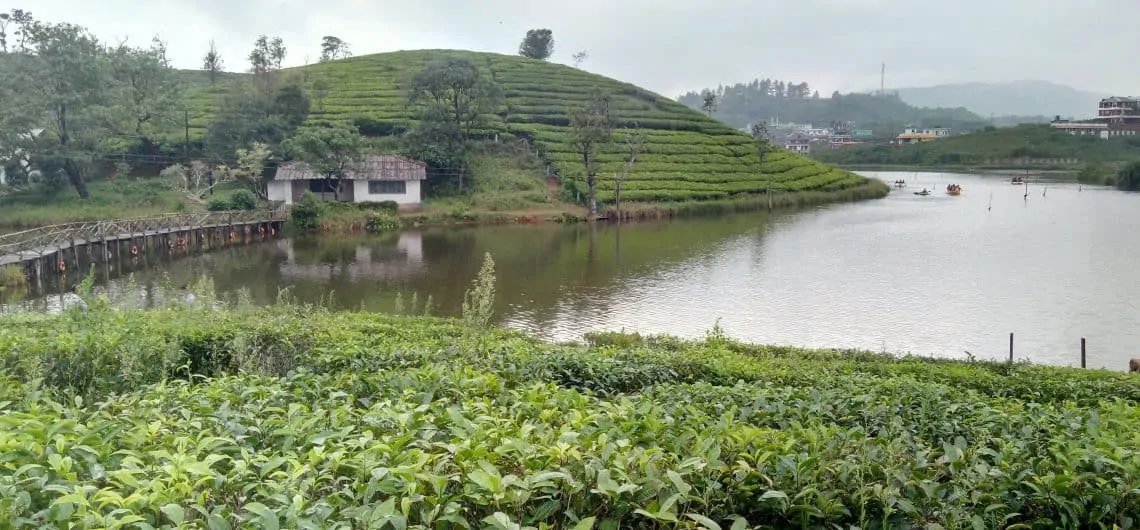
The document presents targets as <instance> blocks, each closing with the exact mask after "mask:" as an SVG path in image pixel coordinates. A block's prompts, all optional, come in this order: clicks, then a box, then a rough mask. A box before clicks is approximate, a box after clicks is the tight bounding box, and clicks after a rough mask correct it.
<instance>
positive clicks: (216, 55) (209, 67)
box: [202, 39, 225, 86]
mask: <svg viewBox="0 0 1140 530" xmlns="http://www.w3.org/2000/svg"><path fill="white" fill-rule="evenodd" d="M224 68H225V64H224V62H223V61H222V54H221V53H220V52H219V51H218V47H217V46H216V45H215V44H214V40H213V39H210V49H209V50H208V51H206V55H205V56H203V57H202V69H203V70H205V71H207V72H209V73H210V85H211V86H216V85H217V84H218V75H219V74H221V73H222V71H223V69H224Z"/></svg>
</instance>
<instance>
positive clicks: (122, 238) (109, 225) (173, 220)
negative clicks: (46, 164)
mask: <svg viewBox="0 0 1140 530" xmlns="http://www.w3.org/2000/svg"><path fill="white" fill-rule="evenodd" d="M285 215H286V213H285V211H284V210H255V211H232V212H201V213H179V214H169V215H161V216H157V217H143V218H138V219H119V220H110V221H91V222H81V223H68V224H61V225H52V226H44V227H40V228H33V229H31V230H25V231H23V232H16V233H13V234H5V235H0V267H4V266H9V265H17V266H19V267H21V268H23V269H24V270H25V271H26V272H27V273H29V274H30V275H32V276H33V277H35V278H36V279H38V278H40V277H41V276H43V274H44V273H46V272H49V271H56V272H61V271H65V270H66V269H67V266H68V264H72V265H74V266H78V264H79V254H80V252H84V253H86V254H87V255H88V257H94V258H95V260H101V261H111V259H112V258H113V257H114V256H117V255H120V254H123V253H124V252H126V253H129V254H130V255H135V256H137V255H138V253H139V252H145V251H146V250H147V249H151V248H159V247H160V246H165V247H169V248H174V247H175V246H188V245H191V244H195V245H197V244H201V243H203V242H206V243H208V242H209V241H211V240H221V241H236V240H237V239H239V238H240V239H243V240H244V239H245V238H244V237H243V236H245V235H248V234H259V235H276V234H278V233H280V231H281V228H282V226H281V225H282V224H283V223H284V221H285ZM96 256H97V257H96Z"/></svg>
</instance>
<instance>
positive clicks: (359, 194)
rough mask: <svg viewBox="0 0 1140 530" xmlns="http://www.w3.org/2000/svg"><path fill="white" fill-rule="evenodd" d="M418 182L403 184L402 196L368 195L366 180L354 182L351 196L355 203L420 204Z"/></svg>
mask: <svg viewBox="0 0 1140 530" xmlns="http://www.w3.org/2000/svg"><path fill="white" fill-rule="evenodd" d="M421 182H422V181H419V180H409V181H407V183H406V184H405V189H404V193H403V194H382V195H380V194H376V195H374V194H371V193H368V181H367V180H354V181H353V185H354V186H355V189H354V190H353V195H354V196H355V199H356V200H355V202H381V201H396V204H409V205H411V204H419V203H420V202H421V200H422V199H421V197H422V196H421V195H420V183H421Z"/></svg>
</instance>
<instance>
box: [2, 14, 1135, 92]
mask: <svg viewBox="0 0 1140 530" xmlns="http://www.w3.org/2000/svg"><path fill="white" fill-rule="evenodd" d="M15 1H16V3H15V4H13V7H21V8H23V9H26V10H30V11H32V13H33V14H34V15H35V16H36V17H37V18H40V19H43V20H49V21H53V22H62V21H67V22H74V23H79V24H82V25H85V26H87V27H88V28H89V29H91V31H92V32H94V33H95V34H96V35H98V36H99V37H101V38H103V39H104V40H108V41H116V40H121V39H122V38H124V37H128V36H129V37H130V42H135V43H138V44H143V43H145V42H147V41H148V40H149V39H150V37H151V36H152V35H154V34H155V33H157V34H159V35H160V36H161V37H162V38H163V39H164V40H166V41H167V42H168V44H169V47H170V52H171V56H172V58H173V60H174V62H175V65H176V66H178V67H182V68H196V67H198V65H199V64H200V62H201V59H200V58H201V56H202V55H203V53H204V52H205V50H206V47H207V43H208V42H209V41H210V39H211V38H212V39H214V40H215V41H216V42H217V44H218V46H219V48H220V49H221V51H222V54H223V57H224V59H225V61H226V67H227V69H230V70H244V69H246V68H247V64H246V61H245V59H244V58H245V56H246V55H247V54H248V51H249V48H250V45H251V44H252V43H253V41H254V39H255V38H256V37H257V35H258V34H260V33H265V34H268V35H270V36H280V37H282V38H283V39H284V40H285V44H286V47H287V48H288V53H289V55H288V58H287V63H289V64H290V65H298V64H303V63H304V62H305V59H306V56H308V58H309V59H310V60H311V61H313V62H315V61H316V58H317V56H318V55H319V43H320V39H321V37H322V36H324V35H336V36H338V37H340V38H342V39H344V40H346V41H348V42H349V43H350V44H351V48H352V51H353V53H355V54H356V55H362V54H366V53H378V52H386V51H394V50H400V49H422V48H463V49H473V50H480V51H493V52H499V53H512V54H513V53H516V52H517V50H518V43H519V40H520V39H521V38H522V36H523V34H525V33H526V30H527V29H529V28H536V27H545V28H550V29H551V30H553V31H554V37H555V40H556V50H555V55H554V58H553V60H554V61H556V62H562V63H569V62H570V56H571V55H572V54H573V53H574V52H575V51H577V50H582V49H585V50H588V51H589V54H590V59H589V60H588V61H587V62H586V63H584V64H583V67H584V68H585V69H587V70H590V71H593V72H597V73H600V74H604V75H608V76H612V77H615V78H619V79H622V80H625V81H630V82H633V83H635V84H638V85H642V86H644V87H647V88H650V89H651V90H654V91H657V92H660V93H662V94H664V95H666V96H670V97H675V96H677V95H679V94H680V93H681V92H683V91H685V90H687V89H697V88H701V87H704V86H710V85H716V84H718V83H732V82H737V81H744V80H748V79H752V78H754V77H757V76H760V77H769V76H770V77H776V78H780V79H787V80H794V81H801V80H803V81H808V82H809V83H810V84H811V85H812V86H813V87H815V88H818V89H819V90H820V91H821V92H822V93H825V94H827V93H830V92H831V91H832V90H840V91H844V92H846V91H853V90H864V89H869V88H877V87H878V85H879V66H880V63H882V62H886V63H887V86H888V87H892V86H893V87H901V86H923V85H929V84H937V83H947V82H965V81H987V80H989V81H1015V80H1022V79H1044V80H1048V81H1053V82H1057V83H1064V84H1068V85H1072V86H1075V87H1077V88H1082V89H1086V90H1093V91H1098V92H1111V93H1116V94H1121V95H1140V68H1136V67H1135V61H1134V59H1133V58H1132V57H1131V55H1130V54H1129V52H1128V51H1127V50H1138V49H1140V31H1136V22H1137V21H1138V20H1140V0H953V1H938V0H720V1H703V2H702V1H688V0H686V1H681V0H659V1H650V0H610V1H602V0H572V1H565V0H564V1H557V2H555V1H550V0H529V1H524V0H418V1H416V0H405V1H391V0H371V1H369V0H15ZM0 9H4V8H3V7H0ZM5 10H6V9H5Z"/></svg>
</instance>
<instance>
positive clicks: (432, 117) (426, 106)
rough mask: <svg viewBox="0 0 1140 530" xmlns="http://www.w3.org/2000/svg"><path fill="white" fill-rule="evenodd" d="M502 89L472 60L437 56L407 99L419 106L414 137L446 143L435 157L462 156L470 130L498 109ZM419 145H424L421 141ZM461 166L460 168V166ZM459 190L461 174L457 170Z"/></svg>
mask: <svg viewBox="0 0 1140 530" xmlns="http://www.w3.org/2000/svg"><path fill="white" fill-rule="evenodd" d="M502 100H503V93H502V89H501V88H500V87H499V85H498V84H497V83H495V82H494V81H492V80H491V79H488V78H487V76H485V75H484V74H483V73H482V72H481V71H480V70H479V68H478V67H477V66H476V65H475V63H473V62H471V61H469V60H467V59H461V58H454V57H451V58H446V59H439V60H436V61H433V62H431V63H428V64H427V65H426V66H425V67H424V68H423V70H420V71H419V72H417V73H416V75H415V76H414V77H413V78H412V82H411V87H410V90H409V91H408V102H409V103H410V104H412V105H415V106H418V107H419V117H420V125H419V127H420V129H421V130H420V131H418V132H417V134H416V135H413V138H418V139H421V140H422V139H425V138H429V137H431V138H436V139H439V140H442V141H445V142H446V144H445V145H446V151H444V152H443V153H435V154H434V155H433V156H435V157H437V158H438V160H441V161H444V160H447V161H451V162H452V163H453V162H455V161H456V160H458V159H459V158H461V157H460V156H459V153H460V152H461V151H462V150H463V149H464V148H465V146H466V144H467V139H468V138H469V137H470V135H471V131H472V130H473V129H474V128H476V127H478V126H479V125H480V124H482V123H483V121H484V120H485V119H486V117H487V115H489V114H491V113H492V112H494V111H495V109H496V108H498V106H499V104H500V103H501V102H502ZM420 147H425V146H424V145H422V143H420ZM460 169H461V168H460ZM458 174H459V177H458V184H459V189H460V190H462V189H463V187H464V176H463V172H462V171H461V170H460V171H459V172H458Z"/></svg>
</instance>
